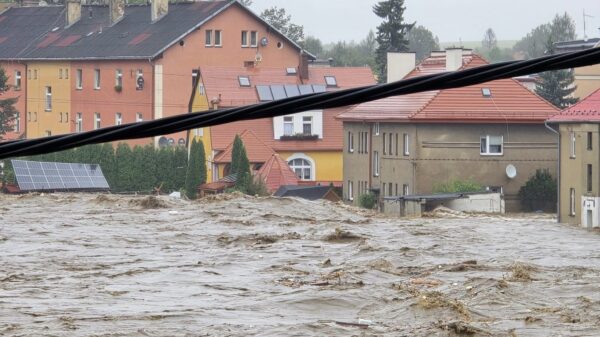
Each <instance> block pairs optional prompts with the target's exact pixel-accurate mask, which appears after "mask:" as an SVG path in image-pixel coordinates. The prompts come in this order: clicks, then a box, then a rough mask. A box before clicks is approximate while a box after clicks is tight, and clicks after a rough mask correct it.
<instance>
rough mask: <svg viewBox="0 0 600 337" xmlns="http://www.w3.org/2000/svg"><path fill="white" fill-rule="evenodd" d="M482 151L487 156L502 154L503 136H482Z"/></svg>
mask: <svg viewBox="0 0 600 337" xmlns="http://www.w3.org/2000/svg"><path fill="white" fill-rule="evenodd" d="M480 145H481V146H480V150H481V151H480V152H481V154H482V155H485V156H501V155H502V153H503V148H504V139H503V137H502V136H482V137H481V143H480Z"/></svg>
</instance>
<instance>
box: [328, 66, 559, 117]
mask: <svg viewBox="0 0 600 337" xmlns="http://www.w3.org/2000/svg"><path fill="white" fill-rule="evenodd" d="M485 64H487V62H486V61H485V60H484V59H482V58H481V57H480V56H478V55H475V54H469V55H464V56H463V69H466V68H474V67H478V66H481V65H485ZM445 71H446V61H445V57H440V56H434V57H430V58H428V59H426V60H424V61H423V62H422V63H421V64H420V65H419V66H417V68H416V69H415V70H413V71H412V72H411V73H410V74H408V75H407V76H406V78H412V77H418V76H424V75H430V74H437V73H441V72H445ZM484 88H485V89H489V90H490V91H491V97H484V96H483V94H482V89H484ZM557 112H558V110H557V109H556V108H555V107H554V106H553V105H552V104H550V103H548V102H547V101H545V100H544V99H542V98H541V97H539V96H537V95H535V94H534V93H532V92H531V91H529V90H528V89H527V88H526V87H524V86H523V85H522V84H520V83H519V82H518V81H516V80H513V79H506V80H497V81H492V82H487V83H483V84H478V85H473V86H468V87H464V88H456V89H448V90H438V91H428V92H422V93H416V94H410V95H403V96H396V97H390V98H386V99H382V100H377V101H373V102H368V103H363V104H360V105H358V106H356V107H355V108H354V109H351V110H349V111H346V112H344V113H342V114H340V115H339V116H338V118H339V119H342V120H347V121H353V120H354V121H367V120H372V121H399V122H402V121H406V122H424V123H426V122H461V123H465V122H466V123H476V122H485V123H493V122H501V123H506V122H513V123H531V122H542V121H544V120H545V119H547V118H548V116H551V115H553V114H555V113H557Z"/></svg>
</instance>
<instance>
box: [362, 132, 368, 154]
mask: <svg viewBox="0 0 600 337" xmlns="http://www.w3.org/2000/svg"><path fill="white" fill-rule="evenodd" d="M363 134H364V135H363V143H364V144H363V146H364V149H363V153H369V133H368V132H363Z"/></svg>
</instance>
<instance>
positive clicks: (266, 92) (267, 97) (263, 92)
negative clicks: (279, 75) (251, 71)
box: [256, 85, 273, 102]
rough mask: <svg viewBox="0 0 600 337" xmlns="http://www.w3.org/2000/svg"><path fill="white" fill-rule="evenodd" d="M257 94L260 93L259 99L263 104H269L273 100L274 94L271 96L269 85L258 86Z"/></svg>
mask: <svg viewBox="0 0 600 337" xmlns="http://www.w3.org/2000/svg"><path fill="white" fill-rule="evenodd" d="M256 92H258V99H259V100H260V101H261V102H269V101H272V100H273V94H271V88H270V87H269V86H268V85H257V86H256Z"/></svg>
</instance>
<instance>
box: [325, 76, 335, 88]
mask: <svg viewBox="0 0 600 337" xmlns="http://www.w3.org/2000/svg"><path fill="white" fill-rule="evenodd" d="M325 83H326V84H327V86H328V87H337V80H336V79H335V76H325Z"/></svg>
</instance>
